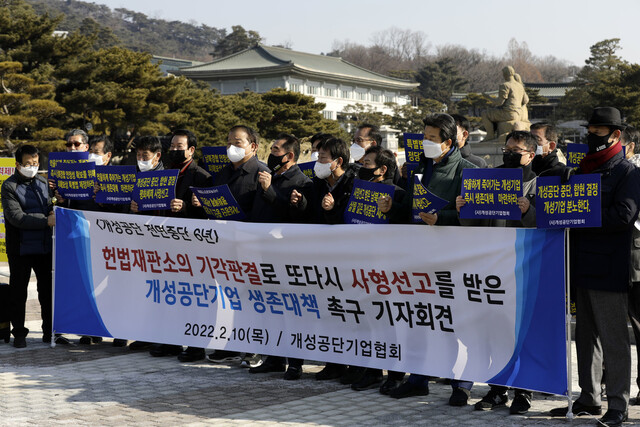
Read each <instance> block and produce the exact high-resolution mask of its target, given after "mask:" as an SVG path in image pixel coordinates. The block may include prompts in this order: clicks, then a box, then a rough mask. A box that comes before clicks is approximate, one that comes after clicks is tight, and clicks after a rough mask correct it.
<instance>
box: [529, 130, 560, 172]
mask: <svg viewBox="0 0 640 427" xmlns="http://www.w3.org/2000/svg"><path fill="white" fill-rule="evenodd" d="M531 134H532V135H533V136H534V138H535V139H536V156H535V157H534V159H533V163H532V169H533V172H534V173H535V174H536V175H540V174H542V173H551V174H554V172H548V171H552V170H556V169H558V170H562V169H564V166H565V163H566V160H565V159H564V156H563V158H560V156H561V155H562V153H561V152H560V150H558V148H557V142H556V141H557V140H558V132H556V128H555V126H553V125H552V124H550V123H545V122H542V123H535V124H532V125H531Z"/></svg>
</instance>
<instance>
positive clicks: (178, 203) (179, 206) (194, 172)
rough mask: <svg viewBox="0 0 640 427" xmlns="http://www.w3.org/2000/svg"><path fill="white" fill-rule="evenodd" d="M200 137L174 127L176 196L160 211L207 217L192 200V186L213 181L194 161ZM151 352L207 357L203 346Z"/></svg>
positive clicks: (171, 156)
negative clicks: (168, 207) (167, 207)
mask: <svg viewBox="0 0 640 427" xmlns="http://www.w3.org/2000/svg"><path fill="white" fill-rule="evenodd" d="M197 145H198V140H197V138H196V136H195V135H194V134H193V132H191V131H189V130H186V129H178V130H175V131H174V132H173V134H172V136H171V145H170V146H169V151H168V152H167V158H168V162H167V166H168V167H167V169H178V170H179V171H180V172H179V173H178V180H177V181H176V194H175V198H174V199H173V200H171V202H170V207H171V209H170V210H165V211H163V212H162V213H161V215H162V216H169V217H177V218H203V219H204V218H206V217H207V215H206V214H205V212H204V209H203V208H202V207H201V206H194V205H193V204H192V203H191V201H192V198H193V192H192V191H191V187H197V188H206V187H211V185H212V184H213V180H212V179H211V175H210V174H209V172H207V171H206V170H204V169H202V168H201V167H200V166H198V165H197V163H196V162H195V161H194V160H193V154H194V153H195V151H196V147H197ZM149 353H150V354H151V355H152V356H156V357H161V356H168V355H173V354H175V353H179V354H178V360H179V361H181V362H193V361H196V360H200V359H204V357H205V352H204V348H197V347H187V349H186V350H184V351H182V347H181V346H176V345H167V344H156V345H154V346H153V347H152V348H151V350H150V351H149Z"/></svg>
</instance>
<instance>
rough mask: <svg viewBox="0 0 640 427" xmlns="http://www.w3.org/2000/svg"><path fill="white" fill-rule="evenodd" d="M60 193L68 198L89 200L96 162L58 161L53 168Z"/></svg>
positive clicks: (93, 184)
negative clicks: (54, 168)
mask: <svg viewBox="0 0 640 427" xmlns="http://www.w3.org/2000/svg"><path fill="white" fill-rule="evenodd" d="M55 175H56V182H57V186H58V191H59V192H60V195H61V196H62V197H64V198H65V199H69V200H91V199H92V198H93V194H94V191H93V189H94V187H95V185H96V164H95V163H94V162H85V163H59V164H57V165H56V170H55Z"/></svg>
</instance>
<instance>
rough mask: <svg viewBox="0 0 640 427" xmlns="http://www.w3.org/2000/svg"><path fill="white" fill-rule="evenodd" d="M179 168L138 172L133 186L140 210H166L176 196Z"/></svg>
mask: <svg viewBox="0 0 640 427" xmlns="http://www.w3.org/2000/svg"><path fill="white" fill-rule="evenodd" d="M178 173H180V171H179V170H178V169H166V170H161V171H148V172H138V174H137V175H136V185H135V187H134V188H133V196H132V198H133V200H135V202H136V203H137V204H138V210H139V211H150V210H165V209H169V208H170V204H171V200H173V199H175V197H176V182H177V181H178Z"/></svg>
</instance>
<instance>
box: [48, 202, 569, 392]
mask: <svg viewBox="0 0 640 427" xmlns="http://www.w3.org/2000/svg"><path fill="white" fill-rule="evenodd" d="M56 221H57V222H56V245H55V251H56V253H55V259H56V266H55V314H54V330H55V332H67V333H76V334H83V335H100V336H112V337H117V338H127V339H134V340H143V341H151V342H158V343H169V344H181V345H189V346H194V347H208V348H217V349H222V348H224V349H229V350H237V351H246V352H256V353H261V354H271V355H282V356H291V357H299V358H304V359H311V360H321V361H331V362H338V363H344V364H350V365H351V364H352V365H357V366H367V367H380V368H385V369H392V370H397V371H406V372H412V373H422V374H428V375H435V376H440V377H445V378H457V379H463V380H472V381H483V382H494V383H500V384H503V383H504V384H508V385H516V386H520V387H523V388H530V389H536V390H543V391H551V392H555V393H563V392H564V391H565V390H566V370H564V369H566V368H565V365H564V363H565V362H564V358H565V344H564V327H563V325H564V310H563V301H564V270H563V257H564V254H563V234H562V232H561V231H560V232H558V231H544V230H525V229H502V228H463V227H428V226H418V225H395V226H393V225H331V226H328V225H293V224H251V223H241V222H233V221H229V222H225V221H206V220H181V219H175V218H164V217H151V216H142V215H119V214H108V213H94V212H79V211H73V210H66V209H57V210H56ZM71 260H77V265H75V263H73V262H70V261H71ZM542 266H544V269H543V268H542ZM543 270H544V271H543ZM563 372H564V375H563ZM551 376H553V377H555V378H550V377H551Z"/></svg>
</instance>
